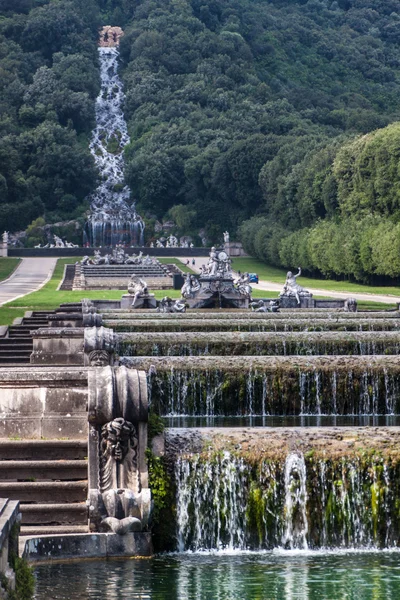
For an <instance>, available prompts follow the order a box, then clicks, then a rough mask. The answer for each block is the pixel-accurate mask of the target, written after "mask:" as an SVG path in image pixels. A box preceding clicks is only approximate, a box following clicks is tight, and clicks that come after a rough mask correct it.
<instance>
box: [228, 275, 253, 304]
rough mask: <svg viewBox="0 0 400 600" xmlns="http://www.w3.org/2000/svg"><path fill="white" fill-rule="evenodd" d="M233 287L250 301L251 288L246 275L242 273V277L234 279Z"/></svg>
mask: <svg viewBox="0 0 400 600" xmlns="http://www.w3.org/2000/svg"><path fill="white" fill-rule="evenodd" d="M233 285H234V287H235V288H236V289H237V290H238V292H239V294H240V295H241V296H244V297H245V298H248V299H249V300H250V298H251V293H252V291H253V288H252V287H251V285H250V277H249V274H248V273H242V275H240V276H239V277H237V278H236V279H234V281H233Z"/></svg>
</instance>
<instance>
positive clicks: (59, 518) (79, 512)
mask: <svg viewBox="0 0 400 600" xmlns="http://www.w3.org/2000/svg"><path fill="white" fill-rule="evenodd" d="M20 510H21V514H22V524H23V525H26V524H28V525H54V524H56V525H63V524H65V525H85V523H87V520H88V515H87V505H86V502H78V503H71V504H23V503H22V504H20Z"/></svg>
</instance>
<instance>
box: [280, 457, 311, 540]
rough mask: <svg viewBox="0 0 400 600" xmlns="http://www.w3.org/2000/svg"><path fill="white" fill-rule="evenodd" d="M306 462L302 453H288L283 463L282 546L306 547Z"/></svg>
mask: <svg viewBox="0 0 400 600" xmlns="http://www.w3.org/2000/svg"><path fill="white" fill-rule="evenodd" d="M306 504H307V489H306V464H305V462H304V456H303V455H302V454H289V456H288V457H287V458H286V463H285V506H284V509H283V511H284V519H285V532H284V535H283V546H285V547H287V548H290V549H291V550H292V549H293V548H301V549H307V547H308V544H307V531H308V523H307V514H306Z"/></svg>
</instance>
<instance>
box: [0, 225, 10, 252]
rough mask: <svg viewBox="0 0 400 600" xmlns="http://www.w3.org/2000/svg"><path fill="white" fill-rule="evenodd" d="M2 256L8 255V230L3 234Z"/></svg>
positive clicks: (0, 250)
mask: <svg viewBox="0 0 400 600" xmlns="http://www.w3.org/2000/svg"><path fill="white" fill-rule="evenodd" d="M0 256H2V257H6V256H8V232H7V231H5V232H4V233H3V236H2V241H1V244H0Z"/></svg>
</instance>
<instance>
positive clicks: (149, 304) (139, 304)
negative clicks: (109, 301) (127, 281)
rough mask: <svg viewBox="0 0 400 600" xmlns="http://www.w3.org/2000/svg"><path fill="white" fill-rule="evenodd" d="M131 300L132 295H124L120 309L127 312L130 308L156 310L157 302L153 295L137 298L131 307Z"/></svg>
mask: <svg viewBox="0 0 400 600" xmlns="http://www.w3.org/2000/svg"><path fill="white" fill-rule="evenodd" d="M133 299H134V295H133V294H124V295H123V296H122V299H121V308H122V309H127V310H129V309H131V308H157V300H156V298H155V296H154V294H146V295H142V296H139V297H138V298H137V299H136V302H135V305H134V306H132V302H133Z"/></svg>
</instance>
